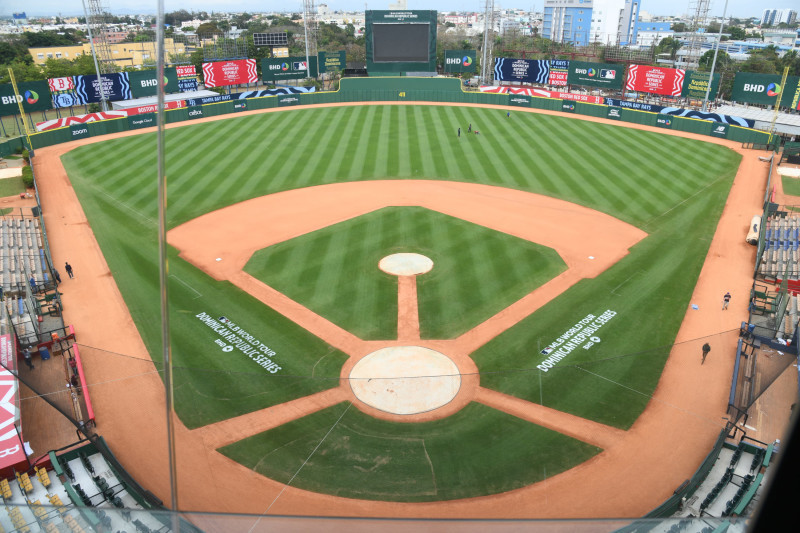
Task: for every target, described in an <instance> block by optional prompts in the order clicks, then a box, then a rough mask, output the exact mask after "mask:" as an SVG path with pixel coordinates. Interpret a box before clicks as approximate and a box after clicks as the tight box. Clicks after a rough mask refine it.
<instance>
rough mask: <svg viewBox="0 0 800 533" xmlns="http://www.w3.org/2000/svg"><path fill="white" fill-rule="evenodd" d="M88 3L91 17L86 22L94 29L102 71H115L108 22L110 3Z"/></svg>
mask: <svg viewBox="0 0 800 533" xmlns="http://www.w3.org/2000/svg"><path fill="white" fill-rule="evenodd" d="M87 4H88V9H89V19H88V20H87V21H86V23H87V24H89V25H90V27H91V28H92V30H93V31H94V47H95V53H96V54H97V61H98V64H99V67H100V72H101V73H103V74H108V73H110V72H114V70H115V69H114V57H113V56H112V55H111V47H110V46H109V45H108V27H107V24H106V23H107V21H106V13H108V9H109V7H108V4H107V3H106V2H105V0H87Z"/></svg>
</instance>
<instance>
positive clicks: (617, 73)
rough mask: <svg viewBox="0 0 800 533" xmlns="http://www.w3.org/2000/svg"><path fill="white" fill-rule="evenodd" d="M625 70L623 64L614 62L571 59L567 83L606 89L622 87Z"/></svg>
mask: <svg viewBox="0 0 800 533" xmlns="http://www.w3.org/2000/svg"><path fill="white" fill-rule="evenodd" d="M623 72H624V70H623V68H622V66H621V65H615V64H612V63H588V62H586V61H570V62H569V74H568V75H567V83H568V84H569V85H583V86H586V87H600V88H604V89H622V77H623V76H622V74H623Z"/></svg>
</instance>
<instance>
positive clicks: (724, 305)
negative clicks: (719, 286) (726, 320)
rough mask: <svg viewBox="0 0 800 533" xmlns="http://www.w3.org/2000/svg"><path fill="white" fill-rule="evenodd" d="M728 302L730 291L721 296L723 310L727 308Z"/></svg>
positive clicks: (729, 300) (729, 301)
mask: <svg viewBox="0 0 800 533" xmlns="http://www.w3.org/2000/svg"><path fill="white" fill-rule="evenodd" d="M729 303H731V293H730V292H726V293H725V296H723V297H722V310H723V311H724V310H725V309H727V308H728V304H729Z"/></svg>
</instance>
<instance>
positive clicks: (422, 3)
mask: <svg viewBox="0 0 800 533" xmlns="http://www.w3.org/2000/svg"><path fill="white" fill-rule="evenodd" d="M102 1H103V2H104V3H105V4H107V5H108V6H109V7H110V10H111V12H112V13H114V14H135V13H155V11H156V9H157V6H158V4H157V3H156V2H155V1H153V0H102ZM320 3H323V2H322V1H318V2H317V5H319V4H320ZM388 5H389V2H388V1H385V0H384V1H380V2H374V1H370V2H368V3H367V6H368V9H387V8H388ZM543 5H544V0H538V1H531V2H527V1H526V0H505V1H502V2H501V1H500V0H495V6H500V7H502V8H520V9H527V10H535V11H541V10H542V6H543ZM724 5H725V1H724V0H712V7H711V14H712V15H715V16H720V15H722V9H723V6H724ZM164 6H165V10H166V11H167V12H169V11H176V10H178V9H186V10H187V11H191V10H195V11H198V10H200V11H202V10H205V11H208V12H211V11H222V10H231V11H234V10H235V11H250V12H254V11H262V12H263V11H272V10H275V11H291V10H295V11H300V10H302V7H303V3H302V1H301V0H281V1H277V0H233V1H228V2H220V1H219V0H165V4H164ZM484 6H485V2H484V1H483V0H408V8H409V9H436V10H438V11H454V10H471V11H483V8H484ZM641 6H642V10H643V11H647V12H649V13H651V14H653V15H681V14H683V13H686V12H688V7H689V0H642V2H641ZM328 8H329V9H331V10H341V11H347V10H363V9H364V2H360V1H358V0H330V1H329V2H328ZM785 8H790V9H795V10H798V11H800V6H798V2H797V0H766V1H765V2H754V1H753V0H729V2H728V15H732V16H735V17H740V18H744V17H760V16H761V13H762V12H763V11H764V9H785ZM20 11H24V12H25V13H27V15H28V16H44V15H58V14H59V13H60V14H61V15H63V16H67V15H80V14H82V13H83V7H82V4H81V1H80V0H0V16H10V15H11V13H16V12H20Z"/></svg>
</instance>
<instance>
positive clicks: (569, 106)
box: [561, 100, 575, 113]
mask: <svg viewBox="0 0 800 533" xmlns="http://www.w3.org/2000/svg"><path fill="white" fill-rule="evenodd" d="M561 111H565V112H567V113H574V112H575V102H570V101H568V100H564V101H562V102H561Z"/></svg>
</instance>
